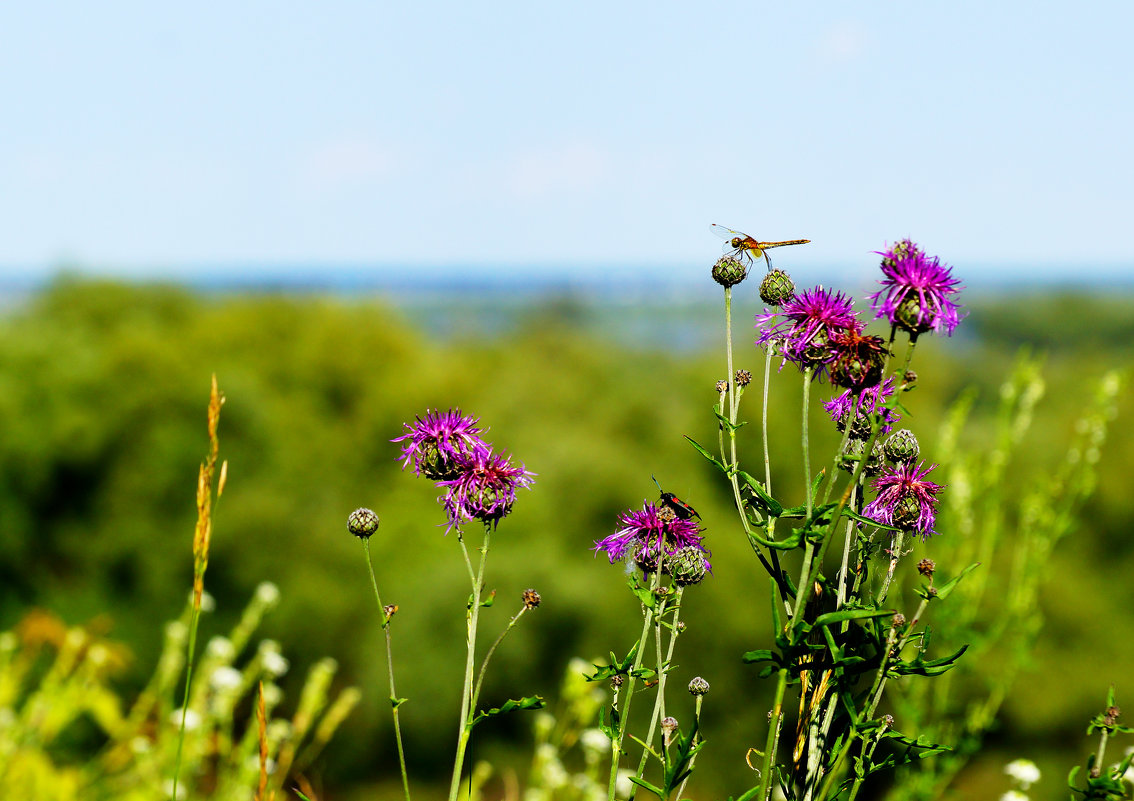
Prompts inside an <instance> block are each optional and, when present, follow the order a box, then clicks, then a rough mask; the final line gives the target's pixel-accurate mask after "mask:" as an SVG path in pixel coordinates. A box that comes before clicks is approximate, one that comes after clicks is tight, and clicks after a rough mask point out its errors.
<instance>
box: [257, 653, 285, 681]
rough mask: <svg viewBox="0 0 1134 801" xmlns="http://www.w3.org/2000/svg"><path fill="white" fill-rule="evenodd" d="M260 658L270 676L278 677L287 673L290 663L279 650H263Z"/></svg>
mask: <svg viewBox="0 0 1134 801" xmlns="http://www.w3.org/2000/svg"><path fill="white" fill-rule="evenodd" d="M261 658H262V659H263V661H264V670H265V671H266V672H268V673H270V674H272V676H275V677H279V676H282V675H283V674H285V673H287V669H288V667H289V665H290V663H289V662H288V661H287V659H285V658H284V656H283V654H281V653H280V652H279V651H265V652H264V653H263V654H262V655H261Z"/></svg>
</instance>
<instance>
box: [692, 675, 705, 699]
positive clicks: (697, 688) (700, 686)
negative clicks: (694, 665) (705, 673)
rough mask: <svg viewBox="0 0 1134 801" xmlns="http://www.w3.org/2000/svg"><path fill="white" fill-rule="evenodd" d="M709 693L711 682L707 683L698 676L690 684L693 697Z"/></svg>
mask: <svg viewBox="0 0 1134 801" xmlns="http://www.w3.org/2000/svg"><path fill="white" fill-rule="evenodd" d="M707 692H709V682H707V681H705V680H704V679H703V678H701V677H700V676H696V677H694V678H693V680H692V681H690V682H689V694H690V695H693V696H700V695H705V694H706V693H707Z"/></svg>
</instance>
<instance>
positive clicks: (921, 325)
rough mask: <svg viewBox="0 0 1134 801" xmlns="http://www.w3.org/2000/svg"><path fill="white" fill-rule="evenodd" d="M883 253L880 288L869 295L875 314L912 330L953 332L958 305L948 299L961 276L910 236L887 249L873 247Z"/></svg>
mask: <svg viewBox="0 0 1134 801" xmlns="http://www.w3.org/2000/svg"><path fill="white" fill-rule="evenodd" d="M875 252H876V253H878V255H879V256H881V257H882V273H883V274H884V275H885V276H886V277H885V279H884V280H882V281H879V282H878V283H880V284H882V287H883V288H882V289H880V290H878V291H877V292H875V293H874V294H873V295H870V296H869V297H870V300H871V307H872V308H873V309H874V316H875V317H885V318H886V319H887V320H889V321H890V324H891V325H896V326H898V327H899V328H901V329H903V330H904V331H908V332H910V333H911V334H920V333H924V332H925V331H929V330H933V331H937V332H939V333H940V332H941V330H942V329H944V331H945V333H946V334H947V335H952V333H953V329H955V328H956V327H957V325H958V324H959V323H960V322H961V315H960V314H959V312H958V309H959V308H960V307H959V306H958V305H957V304H956V303H954V302H953V301H952V300H950V299H949V296H950V295H953V294H956V292H957V291H958V286H957V285H958V284H959V283H960V280H959V279H957V278H954V277H953V276H952V275H951V273H950V270H951V269H952V268H950V267H949V266H948V265H945V264H942V263H941V260H940V259H939V258H937V257H936V256H932V257H930V256H927V255H925V251H923V250H922V249H921V248H920V247H918V246H917V245H916V244H914V243H913V242H912V241H910V240H909V239H903V240H901V241H900V242H897V243H895V244H894V246H893V247H891V248H890V249H889V250H887V251H875Z"/></svg>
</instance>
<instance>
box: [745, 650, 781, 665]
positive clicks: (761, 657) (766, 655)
mask: <svg viewBox="0 0 1134 801" xmlns="http://www.w3.org/2000/svg"><path fill="white" fill-rule="evenodd" d="M741 661H742V662H744V663H745V664H747V665H751V664H752V663H754V662H775V663H776V664H780V659H779V655H778V654H777V653H776V652H775V651H769V650H768V649H767V648H761V649H759V650H756V651H745V652H744V656H742V657H741Z"/></svg>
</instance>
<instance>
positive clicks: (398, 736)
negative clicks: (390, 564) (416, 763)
mask: <svg viewBox="0 0 1134 801" xmlns="http://www.w3.org/2000/svg"><path fill="white" fill-rule="evenodd" d="M362 544H363V549H364V550H365V551H366V569H367V570H368V571H369V572H370V586H371V587H373V588H374V600H375V601H376V602H377V603H378V614H379V615H381V616H382V631H383V633H384V634H385V639H386V673H387V676H388V677H389V679H390V706H391V708H392V709H391V712H392V714H393V716H394V739H395V740H396V741H397V744H398V765H399V767H400V768H401V771H402V791H403V792H404V793H405V797H406V801H410V789H409V774H408V773H407V772H406V752H405V748H404V746H403V745H402V725H401V722H400V721H399V719H398V706H399V704H398V692H397V690H395V689H394V651H393V648H392V646H391V644H390V619H391V616H390V615H388V614H386V607H385V606H383V605H382V596H381V595H379V594H378V579H377V577H375V575H374V561H373V560H372V559H371V558H370V538H369V537H366V538H363V540H362Z"/></svg>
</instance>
